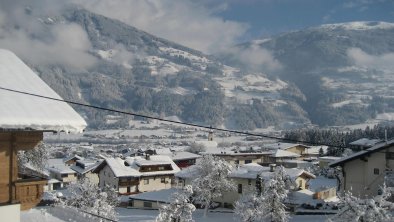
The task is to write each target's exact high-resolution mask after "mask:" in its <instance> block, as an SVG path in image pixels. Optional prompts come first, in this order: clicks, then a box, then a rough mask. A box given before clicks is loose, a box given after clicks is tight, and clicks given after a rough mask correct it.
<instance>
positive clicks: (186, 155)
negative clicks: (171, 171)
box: [165, 151, 201, 161]
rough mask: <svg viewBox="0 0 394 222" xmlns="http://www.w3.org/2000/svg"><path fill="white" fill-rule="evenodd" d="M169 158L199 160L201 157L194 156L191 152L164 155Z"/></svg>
mask: <svg viewBox="0 0 394 222" xmlns="http://www.w3.org/2000/svg"><path fill="white" fill-rule="evenodd" d="M165 155H167V156H169V157H170V158H171V159H172V160H175V161H177V160H189V159H197V158H200V157H201V156H200V155H198V154H194V153H191V152H187V151H179V152H173V153H171V154H165Z"/></svg>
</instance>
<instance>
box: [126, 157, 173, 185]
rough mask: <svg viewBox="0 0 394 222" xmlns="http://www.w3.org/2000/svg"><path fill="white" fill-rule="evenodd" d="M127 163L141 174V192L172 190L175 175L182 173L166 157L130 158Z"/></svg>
mask: <svg viewBox="0 0 394 222" xmlns="http://www.w3.org/2000/svg"><path fill="white" fill-rule="evenodd" d="M125 162H126V165H127V166H129V167H130V168H132V169H135V170H137V171H138V172H140V173H141V176H140V184H139V186H138V190H139V192H147V191H155V190H162V189H169V188H171V186H172V184H173V183H174V174H175V173H177V172H179V171H180V169H179V167H178V166H177V165H176V164H175V163H174V161H172V160H171V158H170V157H168V156H164V155H153V156H149V155H147V156H145V158H144V157H140V156H138V157H128V158H126V161H125Z"/></svg>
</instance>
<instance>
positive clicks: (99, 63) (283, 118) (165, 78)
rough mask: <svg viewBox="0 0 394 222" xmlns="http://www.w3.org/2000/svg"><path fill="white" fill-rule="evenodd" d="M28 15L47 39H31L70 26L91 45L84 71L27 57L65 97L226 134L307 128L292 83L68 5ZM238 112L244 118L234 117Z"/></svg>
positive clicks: (96, 118)
mask: <svg viewBox="0 0 394 222" xmlns="http://www.w3.org/2000/svg"><path fill="white" fill-rule="evenodd" d="M31 10H34V9H31ZM26 16H31V20H33V21H35V25H36V26H37V27H40V28H41V29H43V30H47V34H43V33H41V34H40V35H38V36H35V38H36V41H42V42H45V41H47V39H50V38H56V37H57V36H56V32H55V31H56V30H57V29H61V28H64V27H73V29H76V30H77V32H78V33H79V34H80V35H81V36H85V37H83V38H86V41H85V44H87V45H89V47H88V46H86V47H84V48H83V49H86V48H87V49H88V56H89V57H90V58H91V60H92V62H91V65H89V66H88V65H85V64H84V65H83V66H82V67H84V68H82V69H81V68H78V67H77V68H76V67H74V66H73V63H74V62H75V60H76V59H78V58H74V60H73V58H68V59H70V60H71V64H67V63H62V62H61V60H60V62H49V63H44V64H43V63H40V62H37V61H36V60H33V59H30V58H29V57H26V58H24V59H25V60H26V61H27V62H28V63H29V65H30V66H31V67H32V68H33V69H34V70H35V71H36V72H37V73H38V74H39V75H40V76H41V77H42V78H43V79H44V80H45V81H46V82H47V83H48V84H49V85H50V86H51V87H52V88H54V89H56V90H57V92H58V93H59V94H60V95H61V96H63V97H64V98H66V99H70V100H76V101H80V102H84V103H90V104H94V105H98V106H104V107H110V108H115V109H122V110H127V111H133V112H137V113H142V114H149V115H154V116H177V117H179V118H180V119H181V120H182V121H188V122H194V123H203V124H206V125H221V126H225V127H231V128H243V129H254V128H256V127H267V126H271V125H274V126H281V125H282V124H283V123H288V122H291V123H294V124H304V123H308V122H309V121H308V119H307V118H306V116H305V112H304V111H303V110H302V108H300V106H299V105H297V103H296V102H294V101H293V99H291V98H284V97H283V95H287V94H288V93H287V92H291V90H292V89H293V88H294V85H292V86H291V87H290V85H289V84H287V83H286V82H284V81H282V80H280V78H277V77H276V78H273V77H270V76H268V75H267V74H266V73H264V72H250V71H245V70H241V69H239V68H236V67H233V66H228V65H224V64H223V63H222V62H221V61H220V60H218V59H216V58H214V57H212V56H209V55H205V54H203V53H201V52H199V51H196V50H193V49H190V48H187V47H184V46H182V45H179V44H176V43H174V42H170V41H168V40H165V39H162V38H159V37H156V36H153V35H151V34H149V33H146V32H144V31H142V30H139V29H136V28H134V27H131V26H129V25H126V24H124V23H121V22H119V21H116V20H113V19H109V18H106V17H104V16H101V15H97V14H94V13H91V12H89V11H87V10H84V9H79V8H74V7H70V8H67V9H65V10H64V11H63V12H62V13H61V14H59V15H46V14H45V15H35V14H26ZM77 27H78V28H77ZM9 28H10V29H11V30H12V29H13V27H12V26H10V27H9ZM54 30H55V31H54ZM74 33H75V32H74ZM54 35H55V36H54ZM70 41H71V40H70ZM260 42H261V41H260ZM75 44H82V43H75ZM77 46H78V45H77ZM80 48H81V47H80ZM77 49H79V48H78V47H77V48H76V49H75V50H77ZM67 50H70V51H71V53H70V52H63V53H64V54H72V55H74V54H75V55H76V53H74V51H72V50H73V48H72V47H71V48H68V49H67ZM54 56H56V55H54ZM292 87H293V88H292ZM298 91H299V90H298ZM75 108H76V109H78V110H79V111H80V112H81V113H82V114H83V115H84V116H85V117H86V119H87V121H88V122H89V127H94V128H100V127H108V126H109V125H113V127H119V126H126V125H127V123H128V121H127V118H125V119H124V120H123V121H119V120H116V121H113V120H112V119H108V116H109V115H108V113H103V112H100V111H96V110H91V109H86V108H83V107H82V108H81V107H75ZM240 109H241V110H242V116H241V115H238V114H237V113H238V112H240ZM266 116H268V117H269V118H266Z"/></svg>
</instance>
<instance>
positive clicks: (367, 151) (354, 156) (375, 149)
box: [330, 139, 394, 167]
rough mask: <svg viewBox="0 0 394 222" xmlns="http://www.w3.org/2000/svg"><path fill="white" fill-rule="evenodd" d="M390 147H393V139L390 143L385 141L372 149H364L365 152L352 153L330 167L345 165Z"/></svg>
mask: <svg viewBox="0 0 394 222" xmlns="http://www.w3.org/2000/svg"><path fill="white" fill-rule="evenodd" d="M391 146H394V139H393V140H390V141H387V142H382V143H378V144H376V145H374V146H373V147H370V148H368V149H365V150H362V151H360V152H357V153H354V154H353V155H350V156H347V157H344V158H341V159H339V160H337V161H335V162H333V163H331V164H330V167H335V166H339V165H341V164H343V163H346V162H348V161H351V160H354V159H358V158H360V157H362V156H365V155H369V154H371V153H375V152H377V151H379V150H382V149H386V148H388V147H391Z"/></svg>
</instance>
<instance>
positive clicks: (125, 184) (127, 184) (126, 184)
mask: <svg viewBox="0 0 394 222" xmlns="http://www.w3.org/2000/svg"><path fill="white" fill-rule="evenodd" d="M138 185H139V181H138V180H131V181H119V187H130V186H138Z"/></svg>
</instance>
